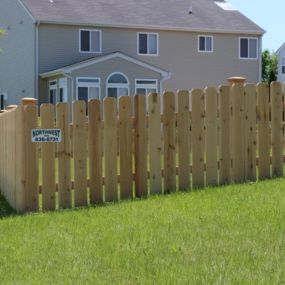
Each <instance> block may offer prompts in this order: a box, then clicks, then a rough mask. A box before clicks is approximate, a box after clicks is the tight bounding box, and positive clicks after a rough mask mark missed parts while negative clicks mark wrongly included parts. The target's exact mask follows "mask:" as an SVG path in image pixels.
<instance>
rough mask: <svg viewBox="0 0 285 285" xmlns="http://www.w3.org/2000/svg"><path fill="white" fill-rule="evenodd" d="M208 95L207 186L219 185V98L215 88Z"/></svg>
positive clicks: (210, 88)
mask: <svg viewBox="0 0 285 285" xmlns="http://www.w3.org/2000/svg"><path fill="white" fill-rule="evenodd" d="M205 93H206V119H205V125H206V134H205V138H206V184H207V185H210V186H215V185H217V184H218V154H217V152H218V134H217V132H218V122H217V117H218V114H217V104H218V102H217V101H218V96H217V89H216V88H215V87H209V88H206V90H205Z"/></svg>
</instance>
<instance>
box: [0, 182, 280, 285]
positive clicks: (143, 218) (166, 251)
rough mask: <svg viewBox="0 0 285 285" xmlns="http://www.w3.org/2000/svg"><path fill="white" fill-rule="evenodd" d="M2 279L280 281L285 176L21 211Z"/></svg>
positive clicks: (13, 223)
mask: <svg viewBox="0 0 285 285" xmlns="http://www.w3.org/2000/svg"><path fill="white" fill-rule="evenodd" d="M0 211H1V212H0V215H1V219H0V283H1V284H5V285H6V284H284V283H285V179H277V180H271V181H264V182H259V183H253V184H245V185H235V186H227V187H221V188H211V189H210V188H209V189H205V190H199V191H192V192H185V193H177V194H172V195H168V196H155V197H151V198H149V199H147V200H140V201H130V202H123V203H120V204H110V205H107V206H103V207H99V208H91V207H90V208H86V209H79V210H75V211H61V212H54V213H40V214H31V215H23V216H19V215H15V214H14V213H13V211H11V209H9V207H8V206H7V205H6V204H5V203H4V202H3V200H1V201H0Z"/></svg>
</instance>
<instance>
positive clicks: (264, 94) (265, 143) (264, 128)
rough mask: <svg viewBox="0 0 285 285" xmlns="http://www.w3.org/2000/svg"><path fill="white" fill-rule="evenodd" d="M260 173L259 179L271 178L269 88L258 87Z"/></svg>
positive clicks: (265, 85) (265, 86)
mask: <svg viewBox="0 0 285 285" xmlns="http://www.w3.org/2000/svg"><path fill="white" fill-rule="evenodd" d="M257 104H258V105H257V121H258V171H259V179H267V178H270V129H269V87H268V85H267V84H266V83H259V84H258V85H257Z"/></svg>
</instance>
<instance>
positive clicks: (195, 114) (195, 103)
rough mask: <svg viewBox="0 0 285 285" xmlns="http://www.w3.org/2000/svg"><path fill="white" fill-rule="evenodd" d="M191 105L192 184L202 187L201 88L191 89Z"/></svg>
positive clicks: (202, 115)
mask: <svg viewBox="0 0 285 285" xmlns="http://www.w3.org/2000/svg"><path fill="white" fill-rule="evenodd" d="M191 106H192V118H191V124H192V129H191V149H192V184H193V188H199V187H204V152H205V134H204V117H205V95H204V92H203V90H200V89H192V91H191Z"/></svg>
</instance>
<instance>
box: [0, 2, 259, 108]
mask: <svg viewBox="0 0 285 285" xmlns="http://www.w3.org/2000/svg"><path fill="white" fill-rule="evenodd" d="M0 27H2V28H4V29H6V31H7V36H6V37H4V38H2V39H0V46H1V47H2V49H3V52H2V54H1V55H0V96H1V98H2V99H3V102H5V103H6V104H12V103H13V104H14V103H18V102H19V100H20V98H22V97H24V96H25V97H30V96H32V97H36V98H38V99H39V102H41V103H42V102H51V103H56V102H60V101H68V102H71V101H72V100H74V99H83V100H88V99H90V98H100V99H102V98H104V97H105V96H112V97H119V96H120V95H133V94H135V93H148V92H153V91H156V92H162V91H163V90H165V89H168V90H173V91H175V90H177V89H191V88H194V87H196V88H202V87H205V86H210V85H219V84H221V83H223V82H225V79H226V78H227V77H230V76H244V77H246V78H247V81H248V82H252V83H255V82H258V81H259V80H260V75H261V38H262V35H263V33H264V30H262V29H261V28H260V27H258V26H257V25H256V24H254V23H253V22H252V21H250V20H249V19H248V18H246V17H245V16H243V15H242V14H241V13H240V12H238V11H237V10H235V9H234V8H233V7H232V6H231V5H229V4H228V3H226V2H224V1H213V0H176V1H172V0H144V1H138V0H121V1H118V0H93V1H92V0H80V1H78V0H1V1H0Z"/></svg>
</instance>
